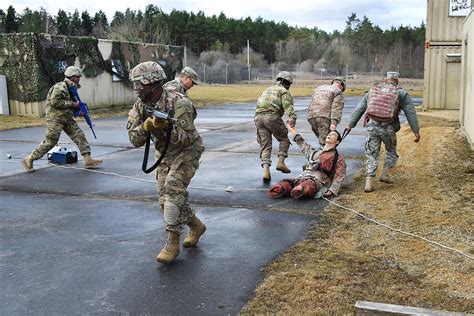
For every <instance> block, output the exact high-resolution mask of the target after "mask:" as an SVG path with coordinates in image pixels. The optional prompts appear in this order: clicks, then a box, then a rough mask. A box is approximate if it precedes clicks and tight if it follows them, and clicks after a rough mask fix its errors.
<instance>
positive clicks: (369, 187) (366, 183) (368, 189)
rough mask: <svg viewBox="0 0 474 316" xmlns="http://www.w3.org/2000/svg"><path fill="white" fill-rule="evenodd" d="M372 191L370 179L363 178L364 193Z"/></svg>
mask: <svg viewBox="0 0 474 316" xmlns="http://www.w3.org/2000/svg"><path fill="white" fill-rule="evenodd" d="M373 190H374V187H373V185H372V177H365V187H364V191H365V192H372V191H373Z"/></svg>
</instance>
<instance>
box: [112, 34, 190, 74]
mask: <svg viewBox="0 0 474 316" xmlns="http://www.w3.org/2000/svg"><path fill="white" fill-rule="evenodd" d="M183 53H184V50H183V47H181V46H167V45H147V44H141V43H129V42H113V43H112V53H111V55H110V58H109V60H107V61H106V64H107V65H110V66H111V65H112V62H113V65H114V66H115V69H114V73H115V74H116V75H117V76H119V77H120V78H122V79H123V80H124V81H125V82H128V80H129V79H128V71H129V70H130V69H133V67H135V66H136V65H138V64H139V63H141V62H144V61H149V60H153V61H157V62H158V63H159V64H160V65H161V66H162V67H163V70H164V71H165V73H166V76H167V78H168V80H173V79H174V77H175V75H176V70H177V69H181V68H182V63H181V59H182V57H183ZM110 68H112V67H110ZM111 70H112V69H110V71H111Z"/></svg>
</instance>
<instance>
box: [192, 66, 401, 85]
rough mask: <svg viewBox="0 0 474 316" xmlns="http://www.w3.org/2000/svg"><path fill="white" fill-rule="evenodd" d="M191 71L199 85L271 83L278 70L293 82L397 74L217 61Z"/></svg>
mask: <svg viewBox="0 0 474 316" xmlns="http://www.w3.org/2000/svg"><path fill="white" fill-rule="evenodd" d="M188 66H189V67H191V68H193V69H194V70H195V71H196V72H197V74H198V75H199V80H200V81H201V82H202V83H203V84H236V83H245V82H258V81H269V80H270V81H273V80H275V79H276V76H277V75H278V73H279V72H280V71H289V72H291V73H292V75H293V78H294V80H295V81H298V80H302V81H303V80H311V81H315V80H320V81H327V80H330V79H331V78H334V77H335V76H342V77H345V78H346V80H349V79H358V78H361V77H363V78H365V79H367V80H370V81H372V82H375V81H379V80H382V79H383V77H384V74H385V73H386V72H387V71H398V72H400V69H399V68H398V67H396V68H395V69H384V70H381V69H377V68H375V67H373V68H372V70H371V71H369V72H360V71H353V70H351V69H350V67H348V66H346V67H344V68H342V69H341V68H317V67H314V68H313V69H312V70H308V69H304V68H303V69H302V67H299V65H291V66H288V67H284V68H280V67H277V66H276V65H275V64H272V65H270V66H268V67H252V66H245V65H242V64H239V63H232V62H230V63H225V62H217V63H215V64H214V65H212V66H209V65H206V64H202V63H199V64H192V65H188ZM400 76H401V77H404V74H403V72H400Z"/></svg>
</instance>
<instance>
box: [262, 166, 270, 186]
mask: <svg viewBox="0 0 474 316" xmlns="http://www.w3.org/2000/svg"><path fill="white" fill-rule="evenodd" d="M271 179H272V177H271V176H270V166H269V165H268V164H264V165H263V181H265V182H268V181H270V180H271Z"/></svg>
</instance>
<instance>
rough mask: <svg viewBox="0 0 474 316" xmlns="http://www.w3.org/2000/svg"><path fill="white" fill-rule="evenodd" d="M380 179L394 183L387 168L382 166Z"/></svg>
mask: <svg viewBox="0 0 474 316" xmlns="http://www.w3.org/2000/svg"><path fill="white" fill-rule="evenodd" d="M380 181H382V182H385V183H388V184H393V183H395V181H394V180H393V178H392V177H391V176H390V173H389V169H388V168H383V171H382V175H381V176H380Z"/></svg>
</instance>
